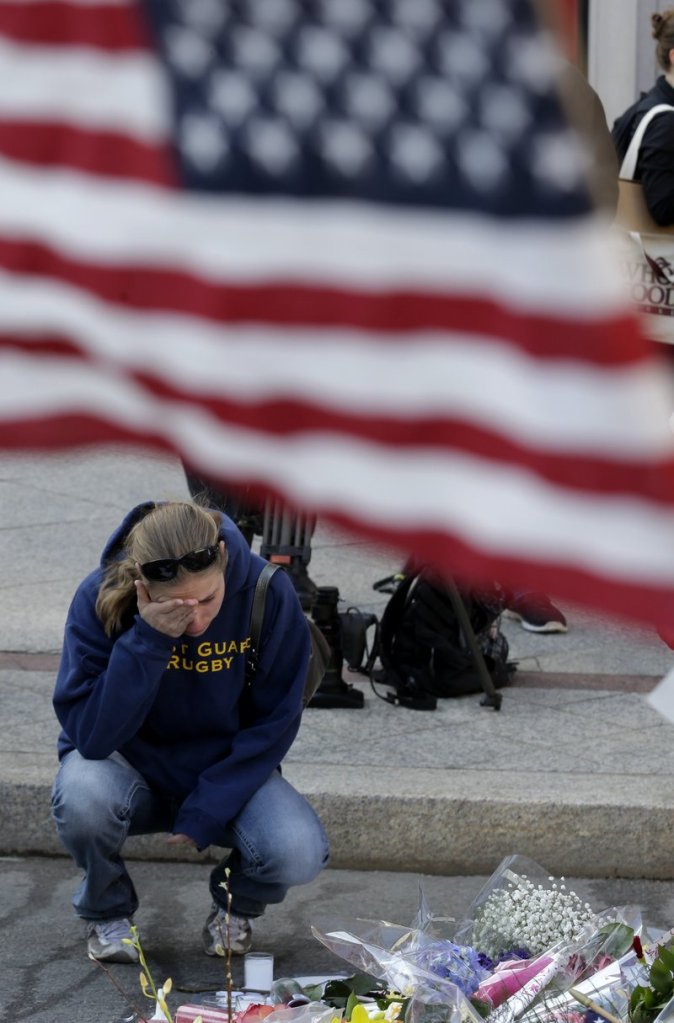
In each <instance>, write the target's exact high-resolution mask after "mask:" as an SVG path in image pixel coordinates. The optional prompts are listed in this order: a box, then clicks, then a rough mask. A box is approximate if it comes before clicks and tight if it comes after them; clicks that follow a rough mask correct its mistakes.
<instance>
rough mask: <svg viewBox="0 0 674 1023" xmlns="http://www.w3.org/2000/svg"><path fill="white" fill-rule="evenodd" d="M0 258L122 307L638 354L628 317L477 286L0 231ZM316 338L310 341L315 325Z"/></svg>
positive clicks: (551, 350)
mask: <svg viewBox="0 0 674 1023" xmlns="http://www.w3.org/2000/svg"><path fill="white" fill-rule="evenodd" d="M92 230H95V225H92ZM0 267H2V268H4V269H5V270H8V271H10V272H12V273H17V274H19V275H29V276H31V277H45V278H46V279H54V280H58V281H63V282H65V283H67V284H69V285H75V286H77V287H79V288H82V289H83V290H84V291H86V292H90V293H91V294H93V295H95V296H97V297H98V298H100V299H103V300H104V301H106V302H113V303H115V304H117V305H119V306H122V307H124V308H129V309H133V310H141V311H157V312H177V313H186V314H188V315H192V316H198V317H202V318H204V319H208V320H212V321H213V322H214V323H222V324H245V323H258V324H270V325H273V326H274V327H288V326H297V327H317V328H324V327H326V326H328V327H330V328H339V327H348V328H355V329H359V330H365V331H372V332H380V333H382V334H386V335H387V336H386V337H385V338H383V339H382V344H385V345H387V344H390V343H392V341H394V340H396V339H398V340H401V341H406V342H407V341H409V338H407V337H406V336H405V335H406V333H407V332H409V331H435V330H437V331H443V332H449V333H451V334H466V335H468V336H470V337H471V338H472V339H473V340H474V342H475V343H479V342H480V340H483V339H484V340H487V341H489V342H491V341H493V340H494V339H496V340H498V341H501V340H502V339H505V338H507V339H508V341H509V342H510V343H511V344H512V346H513V347H517V348H520V349H521V350H522V351H523V352H526V353H527V354H528V355H532V356H535V357H536V358H539V359H560V358H563V359H565V360H569V359H578V360H580V361H582V362H584V363H588V364H591V365H602V366H626V365H630V364H636V363H640V362H642V360H643V358H644V346H643V342H642V340H641V339H640V338H639V337H638V335H637V328H636V325H635V324H634V323H633V321H632V319H631V318H628V317H626V316H623V315H621V314H619V315H613V316H608V315H607V316H606V317H604V318H603V319H602V320H601V321H600V322H595V321H591V322H589V323H583V322H579V321H577V320H573V319H570V318H569V319H566V318H564V317H562V316H559V317H556V318H553V317H551V316H542V315H534V314H530V313H525V312H518V311H517V310H516V309H512V308H507V307H504V306H502V305H500V304H498V303H497V302H496V301H494V300H490V299H489V298H488V297H485V296H481V297H467V296H462V295H458V296H455V295H440V294H437V293H432V292H430V293H421V292H412V291H404V290H399V291H388V292H366V291H364V290H361V291H356V290H353V291H347V290H344V289H339V288H329V287H320V286H312V285H305V284H298V283H296V282H294V281H288V282H283V281H276V282H273V283H267V284H262V285H258V284H255V285H240V284H231V283H230V284H227V283H225V282H215V283H213V282H211V281H205V280H203V279H200V278H198V277H194V276H191V275H189V274H187V273H183V272H180V271H178V270H173V271H172V270H155V269H148V268H147V267H146V266H133V265H130V264H128V265H125V266H102V265H101V264H97V263H93V262H84V261H82V260H75V259H73V258H70V257H66V256H63V255H61V254H60V253H57V252H55V251H54V250H53V249H50V248H49V247H47V246H46V245H42V244H39V243H37V242H30V241H25V240H19V241H16V240H13V239H7V238H4V239H3V238H0ZM373 340H376V338H373ZM316 342H317V344H318V343H320V336H319V335H317V338H316ZM442 342H443V343H445V342H446V339H445V338H443V339H442ZM283 343H285V341H284V342H283Z"/></svg>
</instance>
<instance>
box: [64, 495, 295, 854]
mask: <svg viewBox="0 0 674 1023" xmlns="http://www.w3.org/2000/svg"><path fill="white" fill-rule="evenodd" d="M151 506H152V505H151ZM146 507H147V506H146V505H139V506H138V507H137V508H135V509H133V510H132V511H131V512H130V513H129V514H128V515H127V516H126V518H125V519H124V521H123V522H122V524H121V526H120V527H119V528H118V529H117V530H116V531H115V532H114V533H113V535H112V536H111V537H110V540H109V541H108V543H107V544H106V546H105V549H104V550H103V555H102V558H101V564H100V566H99V567H98V568H97V569H96V570H95V571H94V572H92V573H91V574H90V575H88V576H87V578H86V579H85V580H84V581H83V582H82V583H81V584H80V586H79V587H78V589H77V592H76V593H75V596H74V598H73V601H72V604H71V606H70V610H69V612H68V618H67V621H66V628H65V638H64V645H63V654H62V657H61V664H60V667H59V672H58V677H57V680H56V688H55V692H54V708H55V710H56V715H57V717H58V719H59V721H60V723H61V725H62V728H63V731H62V732H61V734H60V736H59V743H58V753H59V758H61V757H63V756H64V755H65V754H66V753H68V752H69V751H70V750H72V749H73V748H76V749H78V750H79V752H80V753H81V754H82V756H83V757H86V758H87V759H91V760H101V759H103V758H105V757H107V756H109V755H110V754H111V753H113V752H114V751H115V750H117V751H119V752H120V753H121V754H122V755H123V756H124V757H125V758H126V759H127V760H128V761H129V763H130V764H132V765H133V766H134V767H135V768H136V769H137V770H138V771H140V773H141V774H142V775H143V777H144V778H145V779H146V781H147V782H148V784H149V785H150V786H151V787H152V788H154V789H157V790H158V791H159V792H161V793H164V794H167V795H169V796H172V797H174V798H175V799H177V800H178V802H179V803H180V804H181V805H180V809H179V811H178V814H177V817H176V819H175V822H174V826H173V831H174V832H175V833H176V834H178V833H183V834H186V835H189V836H190V838H192V839H193V840H194V841H195V842H196V844H197V846H198V848H199V849H204V848H205V847H206V846H208V845H210V844H214V845H223V844H225V843H224V841H223V833H224V830H225V828H226V826H227V824H228V823H229V821H231V820H232V818H233V817H235V816H236V814H237V813H238V812H239V810H240V809H241V808H242V806H243V805H244V804H245V803H246V802H247V801H248V799H250V797H251V796H252V795H253V793H254V792H256V791H257V789H258V788H259V787H260V786H261V785H262V784H263V783H264V782H265V781H266V779H267V778H268V777H269V775H270V774H271V773H272V771H274V770H275V769H276V768H277V767H278V766H279V764H280V763H281V761H282V760H283V757H284V756H285V754H286V753H287V752H288V750H289V748H290V746H291V744H292V742H293V740H294V738H295V736H296V735H297V731H298V728H299V725H300V717H301V708H302V694H303V689H304V679H305V676H306V672H307V665H308V662H309V652H310V639H309V629H308V625H307V621H306V618H305V617H304V613H303V612H302V609H301V607H300V603H299V600H298V598H297V595H296V593H295V590H294V588H293V585H292V582H291V581H290V579H289V578H288V576H287V574H286V573H285V572H276V573H275V574H274V576H273V577H272V580H271V585H270V587H269V590H268V593H267V601H266V607H265V619H264V626H263V630H262V639H261V643H260V651H259V664H258V670H257V672H256V675H255V680H254V683H253V686H252V687H251V688H250V689H247V690H246V691H245V692H244V683H245V663H246V657H247V651H248V649H249V646H250V628H249V626H250V612H251V605H252V600H253V592H254V589H255V582H256V580H257V577H258V575H259V573H260V571H261V569H262V567H263V566H264V564H265V562H264V561H263V560H262V559H261V558H259V557H258V556H257V555H255V554H253V553H251V551H250V550H249V548H248V545H247V544H246V542H245V540H244V538H243V536H242V535H241V533H240V532H239V530H238V529H237V527H236V526H235V525H234V523H233V522H232V521H231V519H229V518H227V516H225V515H223V516H222V522H221V527H220V538H221V539H222V540H224V541H225V546H226V548H227V551H228V559H227V567H226V570H225V597H224V600H223V604H222V607H221V609H220V611H219V613H218V615H217V617H216V618H215V619H214V620H213V621H212V622H211V624H210V625H209V627H208V629H207V630H206V632H205V633H203V634H202V635H200V636H194V637H191V636H182V637H181V638H180V639H177V640H176V639H175V638H173V637H171V636H167V635H165V634H164V633H161V632H158V631H157V630H156V629H153V628H152V626H150V625H148V624H147V622H145V621H143V619H142V618H141V617H140V616H139V615H136V616H135V618H134V621H133V624H132V625H131V627H130V628H129V629H128V630H127V631H125V632H123V633H121V634H120V635H118V636H115V637H113V638H109V637H108V636H106V635H105V632H104V630H103V625H102V623H101V621H100V619H99V618H98V616H97V615H96V610H95V605H96V598H97V596H98V590H99V587H100V585H101V581H102V577H103V569H104V567H105V564H106V563H107V562H108V561H109V559H110V558H112V557H115V555H116V554H117V553H118V552H119V550H120V548H121V546H122V543H123V540H124V538H125V537H126V535H127V534H128V532H129V530H130V528H131V527H132V526H133V525H134V523H135V522H136V521H137V520H138V518H139V517H141V516H142V513H143V510H144V509H145V508H146Z"/></svg>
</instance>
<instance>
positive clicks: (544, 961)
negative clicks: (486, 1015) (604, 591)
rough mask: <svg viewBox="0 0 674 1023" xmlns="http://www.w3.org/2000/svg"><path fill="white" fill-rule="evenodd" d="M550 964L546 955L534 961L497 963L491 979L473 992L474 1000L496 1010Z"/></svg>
mask: <svg viewBox="0 0 674 1023" xmlns="http://www.w3.org/2000/svg"><path fill="white" fill-rule="evenodd" d="M551 962H552V958H551V957H550V956H548V955H542V956H538V958H536V959H508V960H507V961H506V962H504V963H499V964H498V966H497V967H496V969H495V970H494V972H493V973H492V975H491V977H488V978H487V980H485V981H483V982H482V984H480V986H479V988H478V989H477V991H476V992H475V998H479V999H483V1000H484V1001H486V1002H491V1004H492V1005H493V1006H494V1008H496V1006H498V1005H501V1003H502V1002H505V1000H506V998H510V996H511V995H514V994H515V993H516V992H517V991H521V990H522V988H523V987H524V985H525V984H527V983H528V982H529V981H530V980H532V979H533V978H534V977H535V976H537V974H539V973H540V972H541V970H544V969H545V967H546V966H548V965H549V964H550V963H551Z"/></svg>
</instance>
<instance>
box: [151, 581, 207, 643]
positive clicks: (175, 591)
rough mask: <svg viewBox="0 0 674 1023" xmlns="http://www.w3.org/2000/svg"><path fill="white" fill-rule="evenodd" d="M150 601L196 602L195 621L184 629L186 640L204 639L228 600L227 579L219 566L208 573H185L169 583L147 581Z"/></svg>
mask: <svg viewBox="0 0 674 1023" xmlns="http://www.w3.org/2000/svg"><path fill="white" fill-rule="evenodd" d="M145 588H146V590H147V592H148V596H149V597H150V600H152V601H156V602H157V603H161V602H162V601H164V600H176V599H180V600H197V601H198V604H197V605H196V606H195V608H194V614H193V619H192V621H191V622H190V624H189V625H188V627H187V628H186V629H185V632H184V635H185V636H201V635H202V633H204V632H205V631H206V629H207V628H208V626H209V625H210V624H211V622H212V621H213V619H214V618H215V617H216V615H217V614H218V612H219V610H220V608H221V607H222V602H223V600H224V598H225V577H224V574H223V571H222V568H221V567H220V566H216V567H214V568H209V569H207V570H206V571H205V572H195V573H190V574H187V573H185V574H184V575H183V576H182V577H181V578H180V579H178V580H175V581H172V582H170V583H154V582H150V581H149V580H146V581H145Z"/></svg>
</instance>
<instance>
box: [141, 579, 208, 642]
mask: <svg viewBox="0 0 674 1023" xmlns="http://www.w3.org/2000/svg"><path fill="white" fill-rule="evenodd" d="M136 594H137V597H138V612H139V614H140V617H141V618H142V619H143V621H144V622H147V624H148V625H151V626H152V628H153V629H156V630H157V632H163V633H164V635H166V636H172V637H173V639H177V638H178V637H179V636H182V634H183V633H184V632H185V629H186V628H187V627H188V625H189V624H190V623H191V622H192V620H193V618H194V609H195V607H197V605H198V603H199V601H198V600H181V599H179V598H177V599H175V600H152V599H151V598H150V594H149V593H148V592H147V589H146V587H145V583H144V582H143V581H142V579H136Z"/></svg>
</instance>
